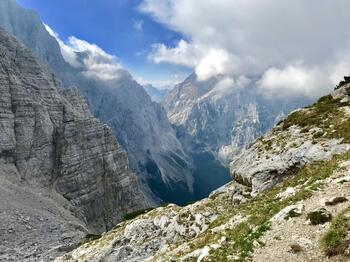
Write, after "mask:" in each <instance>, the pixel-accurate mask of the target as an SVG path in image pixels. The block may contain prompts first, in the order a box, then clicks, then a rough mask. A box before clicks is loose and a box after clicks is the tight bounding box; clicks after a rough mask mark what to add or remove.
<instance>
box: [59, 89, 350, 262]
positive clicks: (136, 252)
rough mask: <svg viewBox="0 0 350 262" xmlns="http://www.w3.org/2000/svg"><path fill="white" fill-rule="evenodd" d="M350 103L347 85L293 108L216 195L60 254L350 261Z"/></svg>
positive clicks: (239, 161) (236, 164)
mask: <svg viewBox="0 0 350 262" xmlns="http://www.w3.org/2000/svg"><path fill="white" fill-rule="evenodd" d="M349 101H350V84H346V85H344V86H342V87H341V88H339V89H337V90H336V91H335V92H334V93H332V95H329V96H326V97H323V98H321V99H320V100H319V101H318V102H316V103H315V104H313V105H311V106H309V107H307V108H305V109H302V110H298V111H296V112H294V113H291V114H290V115H288V117H287V118H286V119H284V120H283V121H281V122H280V123H279V124H278V125H277V126H276V127H275V128H274V129H273V130H272V131H271V132H270V133H268V134H266V135H265V136H263V137H261V138H259V139H258V140H256V141H255V142H254V143H253V144H252V145H251V147H250V148H249V149H248V150H246V151H244V152H242V153H241V154H240V156H238V157H237V158H235V159H233V161H232V164H231V166H232V167H231V172H232V175H233V177H234V178H235V181H234V182H231V183H229V184H227V185H225V186H223V187H222V188H220V189H218V190H216V191H214V192H213V193H212V194H211V195H210V197H209V198H207V199H204V200H202V201H199V202H197V203H194V204H192V205H188V206H186V207H183V208H181V207H178V206H175V205H168V206H167V207H161V208H157V209H154V210H152V211H150V212H148V213H145V214H142V215H140V216H138V217H136V218H133V219H130V220H129V221H125V222H123V223H121V224H119V225H118V226H116V227H115V228H114V229H113V230H112V231H110V232H108V233H107V234H106V235H104V236H102V237H101V238H100V239H97V240H94V241H91V242H89V243H86V244H84V245H82V246H81V247H79V248H77V249H75V250H73V251H72V252H69V253H68V254H66V255H65V256H62V257H60V258H58V259H57V261H59V262H62V261H75V262H76V261H79V262H80V261H101V260H103V261H276V262H277V261H281V260H283V261H329V259H330V258H329V256H331V261H347V260H348V258H349V253H348V250H349V231H348V228H349V226H350V220H349V208H350V207H349V203H348V199H349V198H350V194H349V192H350V191H349V186H350V184H349V181H350V177H349V172H350V136H349V134H350V132H349V128H350V114H349V112H350V103H349ZM334 256H336V257H334Z"/></svg>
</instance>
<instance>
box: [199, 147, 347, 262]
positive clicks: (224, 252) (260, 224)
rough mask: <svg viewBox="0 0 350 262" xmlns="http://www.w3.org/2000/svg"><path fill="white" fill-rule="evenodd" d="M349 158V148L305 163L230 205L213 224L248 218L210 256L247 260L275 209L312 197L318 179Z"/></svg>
mask: <svg viewBox="0 0 350 262" xmlns="http://www.w3.org/2000/svg"><path fill="white" fill-rule="evenodd" d="M349 159H350V152H347V153H345V154H342V155H337V156H334V157H333V158H332V159H330V160H328V161H322V162H318V163H314V164H310V165H307V166H304V167H303V168H301V169H300V170H298V171H296V172H295V175H294V176H293V177H291V178H290V179H288V180H285V181H284V182H283V183H282V184H280V185H277V186H275V187H274V188H272V189H270V190H267V191H266V192H264V193H262V194H260V195H259V196H258V197H257V198H255V199H252V200H250V201H247V202H245V203H243V204H241V205H239V206H237V207H234V208H232V209H231V210H230V209H228V213H226V214H224V215H222V217H221V218H219V219H217V221H215V222H214V223H213V225H212V227H215V226H218V225H220V224H223V223H224V222H225V221H227V220H228V219H229V218H231V217H232V216H234V215H236V214H242V215H245V216H247V217H248V219H247V221H244V222H242V223H240V224H239V225H237V226H236V227H234V228H233V229H230V230H227V231H226V237H227V239H228V241H227V243H226V244H224V245H223V246H222V247H220V248H219V249H217V250H214V251H212V253H211V254H210V258H209V259H208V260H209V261H246V260H247V259H248V258H249V256H250V254H251V252H252V251H253V247H254V246H253V243H254V241H255V240H256V241H258V240H259V238H260V237H261V236H262V235H263V234H264V233H265V232H266V231H267V230H268V229H269V220H270V219H271V218H272V217H273V216H274V215H275V214H276V213H278V212H279V211H280V210H282V209H283V208H285V207H287V206H289V205H292V204H295V203H296V202H298V201H301V200H304V199H307V198H309V197H311V196H312V194H313V191H314V190H318V189H319V188H320V186H321V184H320V182H319V181H320V180H324V179H326V178H327V177H329V176H330V175H331V174H332V173H333V172H334V170H336V169H337V168H338V166H339V162H340V161H344V160H349ZM298 185H303V187H302V188H301V189H300V190H299V191H298V192H297V193H296V194H295V195H293V196H291V197H289V198H287V199H284V200H278V199H276V195H277V194H278V193H279V192H282V191H284V190H285V189H286V188H288V187H296V186H298ZM254 229H255V230H254ZM206 244H207V243H206ZM196 248H198V246H197V247H196ZM231 255H235V256H236V258H234V259H233V258H232V256H231ZM230 256H231V257H230Z"/></svg>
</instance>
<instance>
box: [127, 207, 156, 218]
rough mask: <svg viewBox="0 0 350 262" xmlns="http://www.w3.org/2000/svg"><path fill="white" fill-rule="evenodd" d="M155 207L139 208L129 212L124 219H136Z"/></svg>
mask: <svg viewBox="0 0 350 262" xmlns="http://www.w3.org/2000/svg"><path fill="white" fill-rule="evenodd" d="M153 209H154V208H146V209H141V210H137V211H135V212H131V213H129V214H126V215H124V217H123V221H127V220H131V219H134V218H136V217H138V216H140V215H143V214H146V213H148V212H149V211H152V210H153Z"/></svg>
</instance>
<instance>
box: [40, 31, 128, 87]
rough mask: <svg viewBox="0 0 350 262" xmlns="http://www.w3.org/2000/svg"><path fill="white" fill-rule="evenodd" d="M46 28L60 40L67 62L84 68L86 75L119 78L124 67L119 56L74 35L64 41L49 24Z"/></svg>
mask: <svg viewBox="0 0 350 262" xmlns="http://www.w3.org/2000/svg"><path fill="white" fill-rule="evenodd" d="M44 26H45V28H46V30H47V31H48V32H49V33H50V35H51V36H53V37H54V38H56V40H57V41H58V43H59V45H60V48H61V53H62V56H63V58H64V60H65V61H66V62H68V63H69V64H70V65H72V66H73V67H76V68H82V69H83V74H84V75H85V76H86V77H90V78H97V79H100V80H104V81H108V80H114V79H117V78H118V77H119V75H120V73H121V70H122V69H123V68H122V66H121V65H120V64H119V63H118V62H117V58H116V57H115V56H113V55H110V54H108V53H106V52H105V51H104V50H102V49H101V48H100V47H99V46H97V45H96V44H91V43H89V42H87V41H85V40H81V39H78V38H76V37H74V36H71V37H69V38H68V40H67V41H66V42H63V41H62V40H61V39H60V38H59V35H58V34H57V33H56V32H55V31H54V30H53V29H52V28H50V27H49V26H48V25H46V24H44Z"/></svg>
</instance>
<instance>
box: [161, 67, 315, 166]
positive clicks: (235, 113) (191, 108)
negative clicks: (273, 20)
mask: <svg viewBox="0 0 350 262" xmlns="http://www.w3.org/2000/svg"><path fill="white" fill-rule="evenodd" d="M247 81H249V82H247ZM242 82H246V83H242ZM243 85H244V87H243ZM256 86H257V85H256V83H255V81H252V80H248V79H240V80H238V81H236V82H235V83H234V82H232V81H231V80H229V78H228V77H227V76H224V75H221V76H216V77H211V78H210V79H208V80H206V81H199V80H198V79H197V76H196V74H195V73H193V74H192V75H190V76H189V77H188V78H187V79H186V80H185V81H184V82H182V83H180V84H178V85H177V86H176V87H175V88H174V89H173V90H171V91H170V92H169V94H168V95H167V97H166V98H165V99H164V101H163V105H164V108H165V110H166V111H167V114H168V118H169V120H170V122H171V123H172V124H173V125H174V126H176V128H177V129H178V130H183V132H185V133H188V134H190V136H191V137H192V138H193V139H194V140H195V141H197V142H199V143H202V144H204V145H206V146H207V147H208V148H209V149H210V150H212V151H213V152H215V153H216V154H217V155H218V156H219V157H220V159H221V160H222V161H225V160H226V159H232V157H233V156H234V155H237V154H238V153H239V152H240V151H241V150H242V149H244V148H245V147H247V146H248V145H249V144H250V143H251V142H253V141H254V140H255V139H256V138H257V137H258V136H260V135H262V134H264V133H266V132H267V131H268V130H270V129H271V127H272V126H273V125H274V124H276V123H277V122H278V121H279V120H280V119H281V118H282V117H284V116H285V115H287V114H288V113H289V112H290V111H292V110H293V109H295V108H299V107H301V106H303V105H306V104H308V103H309V102H310V100H308V99H304V100H303V99H299V100H295V101H293V100H292V101H282V100H278V99H272V98H267V97H265V96H264V94H262V93H261V92H260V91H259V90H258V89H257V88H256Z"/></svg>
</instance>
